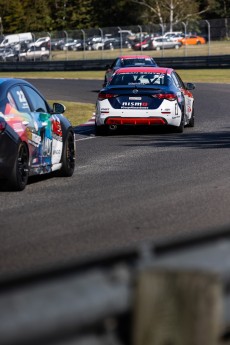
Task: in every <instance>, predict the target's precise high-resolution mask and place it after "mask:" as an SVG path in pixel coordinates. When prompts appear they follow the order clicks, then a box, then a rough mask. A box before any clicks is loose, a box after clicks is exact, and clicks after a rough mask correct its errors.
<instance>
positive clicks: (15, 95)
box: [0, 78, 75, 190]
mask: <svg viewBox="0 0 230 345" xmlns="http://www.w3.org/2000/svg"><path fill="white" fill-rule="evenodd" d="M0 94H1V96H0V178H4V179H7V182H8V183H9V185H10V186H11V188H13V189H14V190H23V189H24V188H25V186H26V184H27V180H28V177H29V176H32V175H36V174H44V173H50V172H52V171H56V170H58V171H59V173H60V175H62V176H71V175H72V174H73V172H74V168H75V141H74V132H73V128H72V126H71V124H70V122H69V121H68V120H67V118H65V117H64V116H63V112H64V111H65V107H64V106H63V105H62V104H59V103H54V105H53V108H52V109H51V108H50V107H49V105H48V103H47V101H46V100H45V99H44V97H43V96H42V95H41V94H40V92H39V91H38V90H37V89H36V88H35V87H34V86H33V85H31V84H30V83H28V82H26V81H24V80H20V79H7V78H6V79H0Z"/></svg>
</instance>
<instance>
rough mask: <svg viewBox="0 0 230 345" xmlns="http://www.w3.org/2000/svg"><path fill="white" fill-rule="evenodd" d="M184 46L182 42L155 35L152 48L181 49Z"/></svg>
mask: <svg viewBox="0 0 230 345" xmlns="http://www.w3.org/2000/svg"><path fill="white" fill-rule="evenodd" d="M181 46H182V43H181V42H178V41H172V40H170V39H168V38H165V37H155V38H152V40H151V45H150V49H155V50H161V49H179V48H180V47H181Z"/></svg>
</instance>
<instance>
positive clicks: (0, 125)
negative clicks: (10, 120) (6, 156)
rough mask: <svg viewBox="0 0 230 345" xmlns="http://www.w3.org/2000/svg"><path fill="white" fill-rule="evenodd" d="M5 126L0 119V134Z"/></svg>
mask: <svg viewBox="0 0 230 345" xmlns="http://www.w3.org/2000/svg"><path fill="white" fill-rule="evenodd" d="M5 128H6V122H5V121H4V120H3V121H2V120H0V134H1V133H3V132H4V130H5Z"/></svg>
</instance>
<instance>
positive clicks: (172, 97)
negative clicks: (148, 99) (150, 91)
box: [152, 93, 177, 101]
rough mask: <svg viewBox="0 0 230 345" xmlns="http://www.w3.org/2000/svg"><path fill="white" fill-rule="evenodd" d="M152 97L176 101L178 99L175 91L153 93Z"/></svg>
mask: <svg viewBox="0 0 230 345" xmlns="http://www.w3.org/2000/svg"><path fill="white" fill-rule="evenodd" d="M152 97H153V98H158V99H167V100H168V101H175V100H176V99H177V95H176V94H175V93H158V94H156V95H152Z"/></svg>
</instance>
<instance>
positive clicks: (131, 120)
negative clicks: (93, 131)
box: [104, 117, 168, 126]
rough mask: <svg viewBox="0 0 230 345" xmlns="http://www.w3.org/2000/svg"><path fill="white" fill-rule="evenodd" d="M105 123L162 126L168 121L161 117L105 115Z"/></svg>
mask: <svg viewBox="0 0 230 345" xmlns="http://www.w3.org/2000/svg"><path fill="white" fill-rule="evenodd" d="M104 123H105V124H106V125H108V126H110V125H117V126H122V125H124V126H126V125H131V126H154V125H155V126H156V125H158V126H164V125H168V122H167V121H166V119H165V118H163V117H107V118H106V119H105V122H104Z"/></svg>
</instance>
